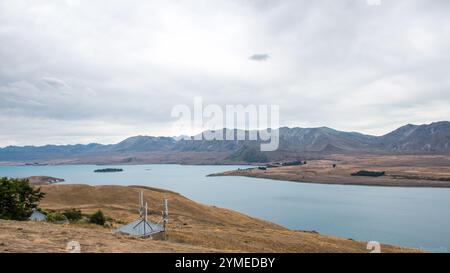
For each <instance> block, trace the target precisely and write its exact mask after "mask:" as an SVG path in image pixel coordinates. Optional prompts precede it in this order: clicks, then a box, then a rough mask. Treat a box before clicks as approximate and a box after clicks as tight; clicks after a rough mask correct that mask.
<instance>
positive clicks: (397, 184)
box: [207, 171, 450, 188]
mask: <svg viewBox="0 0 450 273" xmlns="http://www.w3.org/2000/svg"><path fill="white" fill-rule="evenodd" d="M230 172H233V171H230ZM207 176H208V177H221V176H237V177H248V178H258V179H265V180H272V181H281V182H290V183H303V184H316V185H340V186H359V187H386V188H450V183H448V182H444V183H445V184H441V185H440V184H437V183H442V182H435V183H426V184H425V183H421V182H406V183H402V182H399V181H404V180H402V179H398V180H396V181H391V182H380V181H368V182H344V181H319V180H316V181H312V180H310V181H308V180H298V179H289V178H284V177H276V176H263V175H256V174H242V173H239V174H231V173H229V172H223V173H213V174H209V175H207Z"/></svg>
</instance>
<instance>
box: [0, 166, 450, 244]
mask: <svg viewBox="0 0 450 273" xmlns="http://www.w3.org/2000/svg"><path fill="white" fill-rule="evenodd" d="M107 167H108V168H109V167H111V168H115V167H117V168H123V169H124V171H123V172H120V173H94V170H95V169H99V168H107ZM236 168H246V166H186V165H130V166H129V165H125V166H123V165H121V166H114V165H108V166H101V167H99V166H95V165H60V166H50V165H49V166H0V176H8V177H27V176H33V175H47V176H54V177H58V178H64V179H65V180H66V182H64V183H82V184H89V185H145V186H151V187H158V188H164V189H169V190H173V191H176V192H179V193H181V194H182V195H184V196H186V197H188V198H190V199H192V200H194V201H197V202H201V203H205V204H209V205H215V206H218V207H224V208H229V209H233V210H236V211H239V212H242V213H245V214H248V215H251V216H254V217H258V218H261V219H265V220H269V221H271V222H274V223H277V224H280V225H283V226H285V227H287V228H290V229H299V230H315V231H318V232H320V233H322V234H326V235H333V236H338V237H344V238H352V239H355V240H363V241H379V242H382V243H390V244H395V245H401V246H407V247H415V248H421V249H424V250H428V251H433V252H449V251H450V189H437V188H391V187H365V186H344V185H318V184H306V183H293V182H283V181H274V180H267V179H257V178H246V177H206V175H207V174H211V173H216V172H221V171H225V170H232V169H236Z"/></svg>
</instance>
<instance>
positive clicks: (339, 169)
mask: <svg viewBox="0 0 450 273" xmlns="http://www.w3.org/2000/svg"><path fill="white" fill-rule="evenodd" d="M333 164H336V167H335V168H333ZM360 170H367V171H385V172H386V176H383V177H361V176H351V174H352V173H354V172H358V171H360ZM215 175H236V176H249V177H258V178H269V179H276V180H285V181H296V182H309V183H321V184H346V185H365V186H394V187H445V188H447V187H450V156H412V155H392V156H386V155H383V156H382V155H380V156H377V155H359V156H355V155H333V156H329V157H327V158H326V159H322V160H310V161H308V164H306V165H301V166H287V167H278V168H269V169H267V170H258V169H251V170H235V171H228V172H224V173H220V174H215ZM440 179H448V180H449V181H440Z"/></svg>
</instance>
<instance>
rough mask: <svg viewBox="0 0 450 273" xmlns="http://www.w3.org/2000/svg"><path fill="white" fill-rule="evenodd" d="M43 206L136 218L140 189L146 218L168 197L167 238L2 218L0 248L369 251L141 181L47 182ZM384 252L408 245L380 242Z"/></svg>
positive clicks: (356, 244) (360, 245)
mask: <svg viewBox="0 0 450 273" xmlns="http://www.w3.org/2000/svg"><path fill="white" fill-rule="evenodd" d="M42 189H43V191H44V192H45V193H46V197H45V199H44V200H43V202H42V203H41V206H42V207H43V208H44V209H65V208H79V209H81V210H82V212H83V213H92V212H94V211H96V210H98V209H101V210H102V211H104V212H105V214H106V215H107V216H110V217H112V218H114V219H115V220H118V221H119V220H120V221H131V220H135V219H136V218H137V202H136V201H137V196H138V192H139V191H140V190H143V191H144V196H145V199H146V201H147V202H148V203H149V204H150V206H151V209H152V210H151V211H150V212H151V213H152V214H153V215H152V216H151V217H150V218H151V219H153V220H157V219H158V218H159V209H160V208H161V207H159V208H156V209H155V206H156V205H157V204H161V202H162V199H163V198H164V197H166V198H167V199H168V200H169V210H170V211H169V213H170V216H169V219H170V220H169V224H168V232H167V241H158V240H151V239H136V238H131V237H128V236H123V235H114V234H113V233H112V228H113V227H109V228H104V227H99V226H95V225H89V224H84V225H81V224H69V225H56V224H49V223H34V222H33V223H32V222H15V221H0V252H63V251H65V247H66V244H67V242H69V241H71V240H76V241H78V242H80V243H81V247H82V251H85V252H368V250H367V249H366V243H364V242H357V241H353V240H349V239H342V238H335V237H330V236H324V235H320V234H316V233H311V232H303V231H292V230H288V229H285V228H283V227H281V226H279V225H276V224H273V223H270V222H267V221H263V220H259V219H255V218H252V217H248V216H246V215H243V214H240V213H237V212H234V211H231V210H227V209H222V208H217V207H213V206H206V205H202V204H199V203H196V202H193V201H191V200H189V199H187V198H185V197H183V196H181V195H179V194H177V193H174V192H170V191H164V190H160V189H153V188H145V187H122V186H96V187H92V186H87V185H48V186H43V187H42ZM382 251H384V252H410V251H416V250H411V249H405V248H399V247H393V246H387V245H383V246H382Z"/></svg>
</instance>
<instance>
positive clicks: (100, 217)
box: [89, 210, 106, 226]
mask: <svg viewBox="0 0 450 273" xmlns="http://www.w3.org/2000/svg"><path fill="white" fill-rule="evenodd" d="M89 222H90V223H92V224H96V225H101V226H103V225H104V224H105V222H106V219H105V215H104V214H103V212H102V211H101V210H98V211H97V212H96V213H94V214H92V215H91V217H89Z"/></svg>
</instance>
